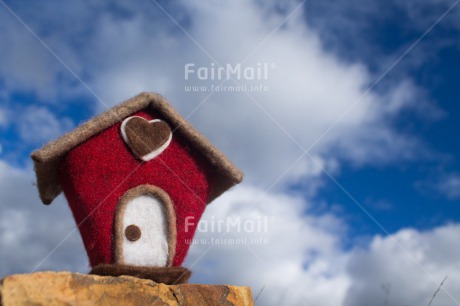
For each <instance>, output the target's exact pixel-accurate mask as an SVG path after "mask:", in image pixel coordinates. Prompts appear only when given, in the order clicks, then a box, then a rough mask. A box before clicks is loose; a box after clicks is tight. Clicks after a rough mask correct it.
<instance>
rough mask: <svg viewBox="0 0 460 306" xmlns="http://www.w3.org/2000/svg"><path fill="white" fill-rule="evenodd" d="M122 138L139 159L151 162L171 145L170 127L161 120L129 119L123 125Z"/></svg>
mask: <svg viewBox="0 0 460 306" xmlns="http://www.w3.org/2000/svg"><path fill="white" fill-rule="evenodd" d="M120 130H121V136H122V137H123V140H124V141H125V142H126V144H127V145H128V147H129V148H130V149H131V151H132V152H133V153H134V155H136V156H137V157H138V158H139V159H141V160H143V161H149V160H151V159H153V158H155V157H157V156H158V155H160V154H161V153H162V152H163V151H164V150H165V149H166V148H167V147H168V146H169V144H170V143H171V139H172V132H171V128H170V127H169V125H168V124H167V123H166V122H164V121H163V120H160V119H154V120H150V121H148V120H146V119H144V118H142V117H138V116H132V117H128V118H126V119H125V120H123V122H122V123H121V127H120Z"/></svg>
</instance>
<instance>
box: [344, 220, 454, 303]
mask: <svg viewBox="0 0 460 306" xmlns="http://www.w3.org/2000/svg"><path fill="white" fill-rule="evenodd" d="M459 233H460V226H459V225H458V224H451V225H446V226H441V227H438V228H435V229H432V230H427V231H422V232H420V231H416V230H412V229H403V230H400V231H398V232H397V233H395V234H394V235H393V236H391V237H385V238H384V237H381V236H376V237H374V239H373V240H372V242H371V243H370V245H369V247H368V249H365V250H356V251H354V252H353V253H352V254H350V258H351V260H350V262H349V264H348V273H349V276H350V278H351V279H350V282H351V284H352V285H351V287H350V288H349V290H348V293H347V297H346V299H345V302H344V304H343V305H344V306H348V305H350V306H351V305H375V304H382V303H383V301H384V300H385V293H384V291H383V290H382V288H381V285H382V284H385V285H387V286H388V285H390V288H391V290H390V292H389V294H388V296H387V298H388V305H427V304H428V302H429V301H430V299H431V297H432V295H433V293H434V292H435V290H436V289H437V288H438V286H439V285H440V283H441V281H442V280H443V279H444V277H446V276H447V277H448V278H447V280H446V282H445V284H444V285H443V287H442V289H441V291H440V292H439V293H438V294H437V296H436V298H435V301H434V304H436V305H446V306H447V305H454V304H455V305H457V304H459V303H460V294H459V292H458V290H457V284H458V282H459V280H460V273H459V269H458V257H459V255H460V251H459V249H458V248H453V247H452V246H454V245H456V241H457V239H458V235H459Z"/></svg>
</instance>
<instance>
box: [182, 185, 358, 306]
mask: <svg viewBox="0 0 460 306" xmlns="http://www.w3.org/2000/svg"><path fill="white" fill-rule="evenodd" d="M308 206H309V204H308V203H306V202H305V201H304V200H303V199H301V198H296V197H293V196H288V195H283V194H278V193H272V192H269V193H264V192H263V191H262V190H260V189H255V188H253V187H249V186H241V187H239V188H235V189H234V190H232V191H231V192H230V193H228V194H226V195H224V196H223V197H222V198H220V199H218V200H217V201H216V202H214V203H213V204H212V205H210V206H208V208H207V210H206V212H205V214H204V217H203V220H202V224H201V225H199V227H198V228H199V229H201V230H202V232H199V233H198V234H197V236H196V244H194V245H192V247H191V251H190V254H189V257H188V258H187V262H186V265H189V266H192V270H193V271H195V272H194V273H195V274H194V276H193V279H192V281H195V282H205V283H230V284H237V285H247V286H251V288H252V292H253V294H254V296H255V295H257V294H258V292H259V291H260V290H261V289H262V288H263V287H264V289H263V292H262V293H261V295H260V298H259V300H258V302H257V303H258V305H340V304H341V301H342V300H343V299H344V297H345V294H346V290H347V288H348V286H349V278H348V276H347V275H346V274H345V270H344V268H345V263H346V260H347V254H346V253H344V252H343V251H342V250H341V241H340V234H345V233H346V226H345V225H344V224H343V223H342V221H341V220H340V219H338V218H336V217H335V216H334V215H332V214H324V215H321V216H311V215H309V214H308V213H307V211H308ZM219 222H222V223H224V224H229V226H228V228H227V227H225V226H222V227H221V230H220V231H219V230H218V229H219V228H218V224H219ZM238 222H240V223H239V225H240V227H238V226H237V224H238ZM203 225H204V226H203ZM259 225H260V226H259ZM213 226H214V227H213ZM245 229H248V230H247V231H245ZM252 229H254V230H252ZM240 230H241V231H240ZM212 243H214V246H212V247H211V248H210V249H209V247H210V246H211V244H212ZM238 243H241V244H238ZM217 271H218V272H217ZM306 288H308V290H306ZM331 288H334V290H331Z"/></svg>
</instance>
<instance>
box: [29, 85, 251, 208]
mask: <svg viewBox="0 0 460 306" xmlns="http://www.w3.org/2000/svg"><path fill="white" fill-rule="evenodd" d="M145 108H151V109H152V110H154V111H156V112H157V113H159V114H160V115H161V116H162V117H164V119H165V120H166V121H168V123H169V124H170V125H171V128H172V129H173V130H175V132H179V133H180V134H181V135H183V136H184V137H185V138H186V139H187V140H188V141H189V142H190V143H191V145H192V146H194V147H195V148H196V149H197V150H198V151H200V152H201V153H202V154H203V156H204V157H205V158H206V159H207V160H208V161H209V162H210V163H211V164H212V165H213V166H214V167H215V168H216V170H217V173H218V175H217V176H216V179H217V181H216V182H214V184H213V185H214V186H215V187H214V190H212V191H211V195H210V198H209V201H208V203H209V202H211V201H212V200H214V199H215V198H217V197H218V196H220V195H221V194H222V193H223V192H225V191H226V190H227V189H228V188H230V187H232V186H233V185H235V184H238V183H239V182H241V181H242V179H243V173H242V172H241V171H240V170H239V169H238V168H237V167H236V166H235V165H234V164H233V163H232V162H231V161H230V160H229V159H228V158H227V157H225V156H224V154H223V153H222V152H220V151H219V150H218V149H217V148H215V147H214V146H213V145H212V144H211V143H210V142H209V141H208V140H207V139H206V138H205V137H204V136H203V135H202V134H200V133H199V132H198V131H197V130H196V129H195V128H194V127H192V126H191V125H190V124H189V123H188V122H187V121H186V120H185V119H184V118H183V117H182V116H181V115H180V114H179V113H177V112H176V111H175V110H174V109H173V108H172V107H171V106H170V105H169V103H168V102H167V101H166V99H164V98H163V97H162V96H161V95H159V94H156V93H141V94H139V95H137V96H136V97H134V98H132V99H129V100H127V101H125V102H123V103H121V104H119V105H117V106H115V107H114V108H112V109H110V110H108V111H107V112H105V113H103V114H101V115H99V116H96V117H94V118H92V119H90V120H89V121H87V122H85V123H83V124H82V125H80V126H78V127H77V128H76V129H74V130H73V131H71V132H69V133H67V134H65V135H63V136H62V137H60V138H58V139H57V140H55V141H52V142H50V143H48V144H47V145H45V146H44V147H43V148H41V149H38V150H36V151H34V152H33V153H32V154H31V158H32V159H33V161H34V167H35V174H36V176H37V186H38V191H39V194H40V198H41V200H42V202H43V203H44V204H50V203H51V202H52V201H53V200H54V199H55V198H56V197H57V196H58V195H59V194H60V193H61V191H62V190H61V186H60V183H59V178H58V167H59V162H60V161H61V159H62V158H63V157H64V156H65V154H66V153H67V152H68V151H70V150H71V149H73V148H75V147H77V146H78V145H80V144H82V143H83V142H85V141H86V140H87V139H89V138H90V137H92V136H94V135H96V134H98V133H100V132H102V131H104V130H105V129H107V128H109V127H111V126H112V125H114V124H116V123H117V122H120V121H122V120H123V119H124V118H126V117H127V116H129V115H131V114H133V113H136V112H138V111H140V110H142V109H145Z"/></svg>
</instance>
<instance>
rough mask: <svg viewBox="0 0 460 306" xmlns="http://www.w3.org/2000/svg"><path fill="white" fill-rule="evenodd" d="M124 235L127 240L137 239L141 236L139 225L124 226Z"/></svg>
mask: <svg viewBox="0 0 460 306" xmlns="http://www.w3.org/2000/svg"><path fill="white" fill-rule="evenodd" d="M125 237H126V239H128V240H129V241H137V240H139V239H140V238H141V237H142V231H141V229H140V227H139V226H137V225H134V224H131V225H128V226H127V227H126V228H125Z"/></svg>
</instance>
